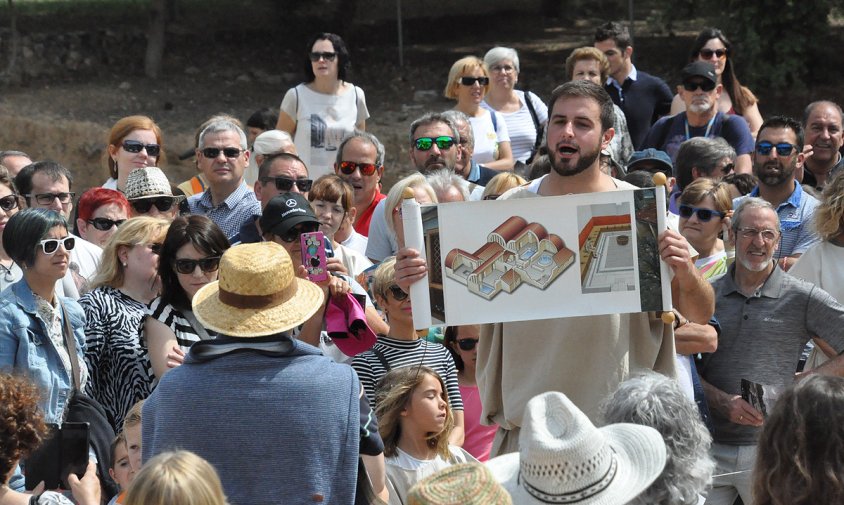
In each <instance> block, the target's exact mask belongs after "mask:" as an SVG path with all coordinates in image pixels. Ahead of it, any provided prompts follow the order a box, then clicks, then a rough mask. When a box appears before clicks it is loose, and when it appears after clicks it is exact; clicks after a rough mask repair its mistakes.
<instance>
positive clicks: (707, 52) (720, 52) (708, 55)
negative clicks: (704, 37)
mask: <svg viewBox="0 0 844 505" xmlns="http://www.w3.org/2000/svg"><path fill="white" fill-rule="evenodd" d="M697 54H699V55H700V57H701V58H703V59H704V60H711V59H712V57H713V56H717V57H718V59H719V60H720V59H721V58H723V57H724V56H727V50H726V49H715V50H712V49H701V50H700V51H698V53H697Z"/></svg>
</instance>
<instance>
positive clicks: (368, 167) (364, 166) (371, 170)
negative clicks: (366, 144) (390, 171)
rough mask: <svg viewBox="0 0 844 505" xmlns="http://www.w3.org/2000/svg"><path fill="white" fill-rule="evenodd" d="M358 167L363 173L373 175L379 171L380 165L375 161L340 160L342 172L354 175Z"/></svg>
mask: <svg viewBox="0 0 844 505" xmlns="http://www.w3.org/2000/svg"><path fill="white" fill-rule="evenodd" d="M357 169H360V174H361V175H373V174H375V172H377V171H378V165H376V164H375V163H355V162H354V161H341V162H340V172H342V173H343V174H345V175H352V174H353V173H355V170H357Z"/></svg>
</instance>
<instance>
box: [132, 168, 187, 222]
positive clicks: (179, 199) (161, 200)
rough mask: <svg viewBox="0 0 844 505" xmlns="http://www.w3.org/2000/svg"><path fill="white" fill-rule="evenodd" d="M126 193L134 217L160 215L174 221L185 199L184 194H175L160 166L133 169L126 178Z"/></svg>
mask: <svg viewBox="0 0 844 505" xmlns="http://www.w3.org/2000/svg"><path fill="white" fill-rule="evenodd" d="M176 191H179V189H178V188H177V189H176ZM125 193H126V198H127V199H128V200H129V205H130V206H131V207H132V217H137V216H149V217H160V218H164V219H168V220H171V221H172V220H173V218H175V217H176V216H177V215H178V214H179V205H180V204H182V203H183V202H184V201H185V196H184V195H174V194H173V189H172V187H171V185H170V181H169V180H168V179H167V176H166V175H164V172H162V171H161V169H160V168H158V167H143V168H136V169H135V170H132V173H130V174H129V178H128V179H127V180H126V191H125Z"/></svg>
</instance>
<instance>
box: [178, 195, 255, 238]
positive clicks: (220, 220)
mask: <svg viewBox="0 0 844 505" xmlns="http://www.w3.org/2000/svg"><path fill="white" fill-rule="evenodd" d="M188 206H189V207H190V213H191V214H199V215H201V216H207V217H208V218H209V219H211V221H214V223H215V224H216V225H217V226H219V227H220V229H221V230H223V233H225V234H226V238H227V239H229V240H230V241H231V239H232V238H233V237H234V236H235V235H237V234H238V232H239V231H240V227H241V226H243V223H245V222H246V221H247V220H251V219H253V216H255V215H260V214H261V204H260V202H258V198H257V197H255V192H254V191H252V190H251V189H249V186H247V185H246V183H245V182H241V184H240V186H238V187H237V189H236V190H234V191H233V192H232V193H231V194H230V195H229V196H228V197H226V199H225V200H223V202H222V203H220V204H219V205H217V206H214V203H213V202H212V201H211V191H204V192H202V193H199V194H196V195H193V196H191V197H189V198H188Z"/></svg>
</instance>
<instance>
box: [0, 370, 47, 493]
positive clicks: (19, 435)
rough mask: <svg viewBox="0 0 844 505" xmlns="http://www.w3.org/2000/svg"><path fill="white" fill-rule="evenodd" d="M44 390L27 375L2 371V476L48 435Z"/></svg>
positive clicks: (0, 410) (0, 425)
mask: <svg viewBox="0 0 844 505" xmlns="http://www.w3.org/2000/svg"><path fill="white" fill-rule="evenodd" d="M40 403H41V392H40V391H39V390H38V388H37V387H36V386H35V384H33V383H32V382H31V381H29V380H28V379H26V378H25V377H21V376H18V375H12V374H8V373H2V374H0V440H2V441H3V443H0V475H2V476H3V483H5V479H6V476H8V475H9V474H10V472H11V471H12V469H14V468H15V465H17V463H18V460H20V459H21V458H23V457H26V456H27V455H29V453H30V452H32V451H33V450H34V449H35V448H37V447H38V446H39V445H40V444H41V441H42V440H43V439H44V437H45V436H46V435H47V425H45V424H44V417H43V415H42V414H41V412H40V411H39V408H38V405H39V404H40Z"/></svg>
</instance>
